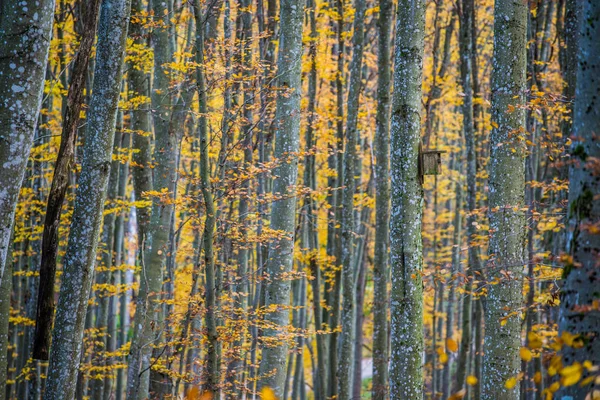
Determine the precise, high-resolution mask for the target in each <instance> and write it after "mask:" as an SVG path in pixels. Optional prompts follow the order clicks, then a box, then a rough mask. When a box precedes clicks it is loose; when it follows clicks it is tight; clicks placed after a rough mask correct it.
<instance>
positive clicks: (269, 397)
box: [260, 386, 277, 400]
mask: <svg viewBox="0 0 600 400" xmlns="http://www.w3.org/2000/svg"><path fill="white" fill-rule="evenodd" d="M260 398H261V399H262V400H277V396H275V392H274V391H273V389H271V388H270V387H267V386H265V387H264V388H262V390H261V391H260Z"/></svg>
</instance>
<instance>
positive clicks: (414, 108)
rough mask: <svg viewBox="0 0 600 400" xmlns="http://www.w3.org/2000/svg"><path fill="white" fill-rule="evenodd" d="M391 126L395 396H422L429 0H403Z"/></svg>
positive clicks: (392, 393) (392, 369)
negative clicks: (422, 156)
mask: <svg viewBox="0 0 600 400" xmlns="http://www.w3.org/2000/svg"><path fill="white" fill-rule="evenodd" d="M397 13H398V16H397V23H396V49H395V65H396V70H395V71H394V88H395V89H394V95H393V103H392V126H391V177H392V186H391V187H392V214H391V220H390V249H391V263H392V295H391V310H392V320H391V327H392V332H391V339H392V343H391V363H390V398H391V399H392V400H396V399H411V400H413V399H414V400H417V399H418V400H420V399H422V397H423V347H424V344H423V282H422V277H421V271H422V262H423V254H422V251H423V249H422V241H421V223H422V212H423V187H422V177H421V176H420V171H419V165H418V164H419V162H418V158H419V149H420V133H421V92H422V91H421V84H422V81H423V51H424V35H425V1H423V0H418V1H406V0H402V1H401V2H400V3H399V4H398V11H397Z"/></svg>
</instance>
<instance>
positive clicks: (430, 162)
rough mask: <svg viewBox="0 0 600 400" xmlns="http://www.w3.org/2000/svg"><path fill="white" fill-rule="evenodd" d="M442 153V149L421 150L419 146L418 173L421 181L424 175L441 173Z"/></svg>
mask: <svg viewBox="0 0 600 400" xmlns="http://www.w3.org/2000/svg"><path fill="white" fill-rule="evenodd" d="M442 153H445V151H443V150H437V149H431V150H422V148H421V146H419V172H420V173H419V175H420V178H421V182H423V177H424V176H425V175H440V174H441V173H442Z"/></svg>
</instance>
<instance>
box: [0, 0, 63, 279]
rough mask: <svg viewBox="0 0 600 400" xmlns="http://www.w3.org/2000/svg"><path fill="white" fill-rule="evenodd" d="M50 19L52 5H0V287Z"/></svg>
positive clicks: (49, 1)
mask: <svg viewBox="0 0 600 400" xmlns="http://www.w3.org/2000/svg"><path fill="white" fill-rule="evenodd" d="M53 16H54V0H40V1H37V2H34V3H32V4H30V5H29V6H28V7H23V6H22V5H21V3H20V2H17V1H3V2H2V5H0V43H3V45H2V49H1V51H0V93H1V94H0V104H2V106H1V107H0V165H1V167H0V188H2V189H0V283H1V282H2V276H3V273H4V265H5V263H6V259H7V255H8V252H9V249H10V238H11V234H12V226H13V222H14V217H15V207H16V206H17V200H18V197H19V191H20V189H21V184H22V182H23V177H24V174H25V170H26V166H27V160H28V159H29V152H30V150H31V145H32V143H33V137H34V133H35V130H36V126H37V120H38V115H39V112H40V108H41V104H42V94H43V89H44V78H45V76H46V65H47V62H46V61H47V58H48V48H49V46H50V39H51V36H52V21H53ZM15 55H17V56H16V57H15Z"/></svg>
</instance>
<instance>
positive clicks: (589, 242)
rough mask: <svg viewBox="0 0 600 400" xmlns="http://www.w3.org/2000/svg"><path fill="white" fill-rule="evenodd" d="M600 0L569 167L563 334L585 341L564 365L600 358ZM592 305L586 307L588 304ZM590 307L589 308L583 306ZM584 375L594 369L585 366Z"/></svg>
mask: <svg viewBox="0 0 600 400" xmlns="http://www.w3.org/2000/svg"><path fill="white" fill-rule="evenodd" d="M598 37H600V3H598V2H597V1H593V0H587V1H585V2H584V4H583V13H582V19H581V26H580V36H579V51H578V61H579V62H578V69H577V90H576V93H575V105H574V120H573V137H575V138H576V140H573V145H572V154H573V163H572V164H571V167H570V170H569V211H568V212H569V232H568V234H567V252H568V253H569V254H570V255H571V256H572V257H573V259H572V261H571V262H567V263H566V265H565V267H564V271H563V288H562V293H561V303H560V317H559V334H562V333H563V332H569V333H571V334H572V335H576V336H577V337H579V338H580V339H579V340H580V341H581V342H582V343H583V344H584V345H583V346H582V347H580V348H576V346H575V347H571V346H568V345H563V347H562V350H561V357H562V363H563V365H564V366H569V365H574V364H575V363H583V362H584V361H585V360H591V361H592V362H597V360H598V359H599V358H600V340H599V339H598V332H600V311H598V309H597V307H596V308H594V307H593V306H592V303H593V302H597V301H598V287H599V286H600V285H599V284H600V282H599V281H600V278H599V277H598V252H599V251H600V235H598V233H596V232H593V230H591V229H589V228H586V226H591V224H597V223H598V220H599V219H600V202H599V201H598V200H597V198H598V196H599V193H600V181H599V180H598V175H597V172H598V167H597V161H598V159H599V158H600V146H599V145H598V137H597V135H598V132H600V107H598V93H599V92H600V80H599V79H598V71H599V70H600V42H598ZM588 307H589V309H588V310H585V309H586V308H588ZM582 310H585V311H582ZM584 371H585V372H584V373H583V378H585V377H586V376H587V375H588V374H590V372H588V371H587V370H586V369H585V368H584ZM592 385H593V383H592V384H587V385H584V386H581V385H579V384H576V385H572V386H569V387H565V388H563V389H562V390H561V391H560V395H559V398H561V397H560V396H563V397H562V398H563V399H565V398H567V396H572V398H574V399H581V398H584V397H585V396H586V394H588V393H589V392H590V389H592Z"/></svg>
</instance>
